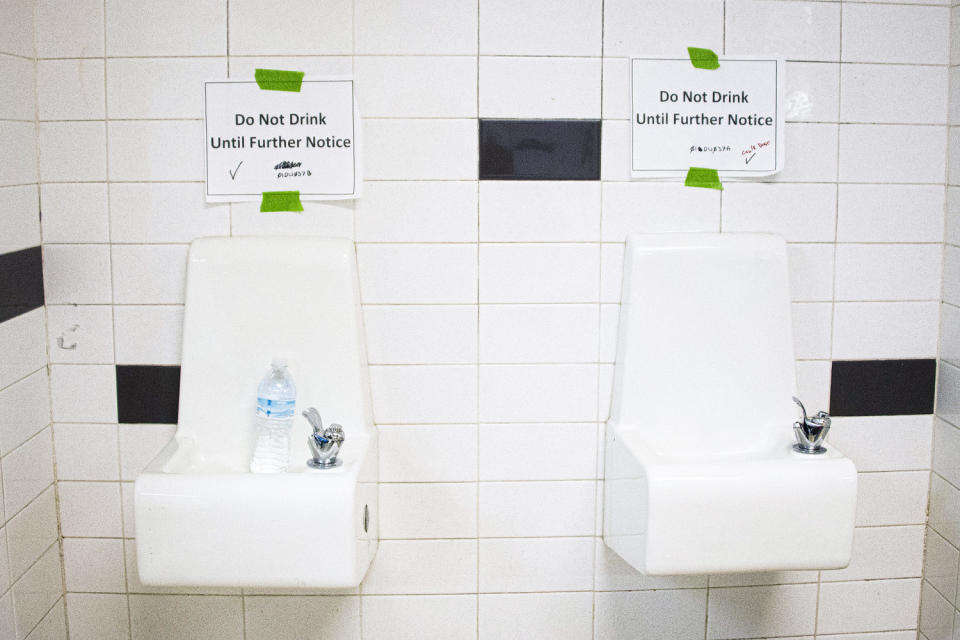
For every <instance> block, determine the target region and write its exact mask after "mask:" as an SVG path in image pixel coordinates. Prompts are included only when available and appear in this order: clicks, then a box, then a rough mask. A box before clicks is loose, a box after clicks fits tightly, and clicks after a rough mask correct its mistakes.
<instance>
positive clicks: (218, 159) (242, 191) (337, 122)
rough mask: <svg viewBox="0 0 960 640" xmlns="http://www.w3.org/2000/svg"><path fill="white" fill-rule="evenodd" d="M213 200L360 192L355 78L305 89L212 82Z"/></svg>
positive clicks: (208, 113) (208, 111)
mask: <svg viewBox="0 0 960 640" xmlns="http://www.w3.org/2000/svg"><path fill="white" fill-rule="evenodd" d="M204 100H205V122H204V125H205V134H204V135H205V136H206V141H205V146H206V168H207V201H208V202H231V201H249V200H260V199H261V196H262V194H263V192H265V191H299V192H300V199H301V200H341V199H347V198H356V197H358V196H359V195H360V185H361V184H362V183H363V180H362V176H361V163H360V144H359V132H360V117H359V115H358V113H357V109H356V101H355V99H354V85H353V80H352V79H343V78H337V79H322V80H304V81H303V83H302V85H301V88H300V91H298V92H293V91H267V90H263V89H260V87H259V86H257V83H256V81H254V80H253V79H250V80H221V81H211V82H205V83H204Z"/></svg>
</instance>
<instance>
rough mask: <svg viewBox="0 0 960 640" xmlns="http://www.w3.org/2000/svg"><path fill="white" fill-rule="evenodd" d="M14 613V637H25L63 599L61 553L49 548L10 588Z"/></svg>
mask: <svg viewBox="0 0 960 640" xmlns="http://www.w3.org/2000/svg"><path fill="white" fill-rule="evenodd" d="M12 593H13V613H14V620H15V623H16V629H17V635H16V637H17V638H25V637H26V635H27V633H29V632H30V631H31V630H32V629H33V628H34V626H36V625H37V624H38V623H39V622H40V621H41V620H43V617H44V615H45V614H46V613H47V612H48V611H49V610H50V608H51V607H52V606H53V605H54V604H55V603H56V602H57V600H59V599H60V598H61V597H62V596H63V581H62V579H61V577H60V550H59V549H58V548H57V546H56V545H51V546H50V548H49V549H47V551H46V552H45V553H44V554H43V556H42V557H41V558H40V560H38V561H37V562H36V564H34V565H33V566H32V567H30V569H29V571H27V573H26V574H24V576H23V577H22V578H21V579H20V581H19V582H17V583H16V584H15V585H13V588H12Z"/></svg>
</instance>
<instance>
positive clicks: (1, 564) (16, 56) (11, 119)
mask: <svg viewBox="0 0 960 640" xmlns="http://www.w3.org/2000/svg"><path fill="white" fill-rule="evenodd" d="M35 4H36V3H35V2H34V1H33V0H12V1H10V2H5V3H3V4H2V5H0V79H2V81H3V83H4V86H5V90H4V92H3V93H4V96H3V97H2V98H0V140H2V145H3V148H4V149H5V150H7V151H8V153H7V156H6V157H5V158H4V160H3V161H2V162H0V238H2V239H0V253H7V252H11V251H17V250H20V249H26V248H30V247H36V246H38V245H39V244H40V243H41V224H40V207H39V189H38V186H37V182H38V171H39V169H38V166H39V165H38V156H37V149H38V147H42V146H43V142H40V141H39V140H38V130H37V125H36V119H37V117H38V115H39V116H40V117H41V118H45V117H48V116H53V115H57V114H61V115H64V116H69V117H71V118H77V119H79V118H84V117H93V118H102V117H103V113H102V111H101V112H97V110H96V96H94V95H91V93H90V92H88V91H86V89H87V87H88V86H89V84H90V80H91V76H92V77H93V78H94V79H95V77H96V72H97V67H98V65H99V67H100V68H101V69H102V66H103V63H102V61H91V62H90V63H88V62H86V61H78V60H61V61H45V62H44V64H45V65H46V68H45V72H44V74H43V75H44V85H43V88H42V90H41V92H42V93H43V97H42V98H41V101H42V102H43V104H44V106H43V107H40V106H39V102H38V97H37V92H38V91H37V85H36V68H37V63H36V47H37V46H38V44H45V43H46V42H47V41H45V40H41V42H40V43H37V42H36V41H35V37H34V36H35V29H34V24H35V15H34V10H35V9H39V11H41V12H42V11H44V10H46V9H48V8H49V7H48V5H49V3H44V7H42V8H38V7H35ZM65 40H66V41H69V38H65ZM63 46H64V48H65V49H66V48H67V47H69V46H70V44H69V43H68V42H64V45H63ZM70 55H74V54H70ZM84 81H86V82H84ZM54 84H59V87H58V88H54V87H53V86H52V85H54ZM100 85H101V91H100V95H101V98H102V79H101V82H100ZM63 91H66V92H69V93H70V94H72V95H71V99H70V100H69V101H65V102H63V104H60V105H54V104H53V103H52V102H51V100H52V99H53V98H54V97H55V96H56V95H58V94H59V95H62V93H61V92H63ZM76 124H77V125H78V127H79V129H78V131H77V132H76V135H73V134H68V136H69V139H67V140H63V141H62V149H63V154H64V156H65V155H69V154H71V153H73V152H74V150H75V149H76V148H77V147H78V146H79V147H83V146H84V145H85V144H86V140H85V131H82V129H83V126H82V123H76ZM44 126H45V125H44ZM94 126H99V127H101V128H102V126H103V125H102V123H94ZM50 132H51V130H49V129H46V130H45V131H44V134H43V135H45V136H47V135H49V134H50ZM11 150H12V151H11ZM90 152H91V156H92V158H93V162H92V163H91V164H92V165H95V164H96V161H95V158H96V155H97V150H96V149H90ZM57 161H58V159H57V158H56V157H51V155H50V154H49V153H47V154H45V157H44V158H43V159H42V160H40V163H41V164H42V166H43V167H44V168H45V169H49V168H50V167H51V166H53V165H55V164H56V163H57ZM86 166H88V165H86V164H84V163H80V165H79V166H77V167H71V168H70V169H71V170H72V169H77V170H78V171H81V172H82V171H84V170H85V169H84V167H86ZM86 175H88V176H89V175H91V174H86ZM8 185H18V186H8ZM52 220H54V221H55V220H56V216H53V217H52ZM62 282H63V280H58V281H57V282H51V287H50V289H49V291H50V294H52V296H53V297H54V298H55V297H56V296H58V295H60V294H59V293H58V286H59V285H60V283H62ZM59 291H61V292H62V291H63V289H59ZM48 299H49V298H48ZM47 319H48V316H47V314H46V313H45V312H44V309H35V310H33V311H31V312H28V313H26V314H23V315H20V316H17V317H14V318H12V319H8V320H6V321H4V322H2V323H0V477H2V496H3V498H2V507H0V636H2V637H3V638H10V639H11V640H24V639H27V638H30V639H33V640H40V639H49V640H65V639H66V628H65V615H64V607H63V594H64V585H63V580H62V578H61V564H60V547H59V542H58V538H59V529H58V527H59V525H58V518H57V507H56V496H55V493H56V490H55V488H54V486H53V483H54V465H53V454H54V450H53V440H52V432H51V429H50V421H51V415H50V378H49V374H48V370H47V365H48V358H47V337H46V333H47Z"/></svg>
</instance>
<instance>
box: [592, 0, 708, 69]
mask: <svg viewBox="0 0 960 640" xmlns="http://www.w3.org/2000/svg"><path fill="white" fill-rule="evenodd" d="M723 4H724V3H723V2H717V0H647V1H646V2H642V3H640V2H634V1H633V0H612V1H608V2H604V4H603V13H604V20H603V54H604V55H605V56H631V55H636V54H646V55H680V56H684V57H686V55H687V47H689V46H691V45H693V46H697V47H705V48H708V49H713V50H714V51H717V52H720V51H723ZM693 16H696V19H691V18H692V17H693Z"/></svg>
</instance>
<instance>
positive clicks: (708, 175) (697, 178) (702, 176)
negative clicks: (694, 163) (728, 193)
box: [683, 167, 723, 191]
mask: <svg viewBox="0 0 960 640" xmlns="http://www.w3.org/2000/svg"><path fill="white" fill-rule="evenodd" d="M683 186H685V187H702V188H704V189H718V190H720V191H723V184H722V183H721V182H720V176H719V175H718V174H717V170H716V169H703V168H701V167H690V169H689V170H688V171H687V179H686V180H685V181H684V182H683Z"/></svg>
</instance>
